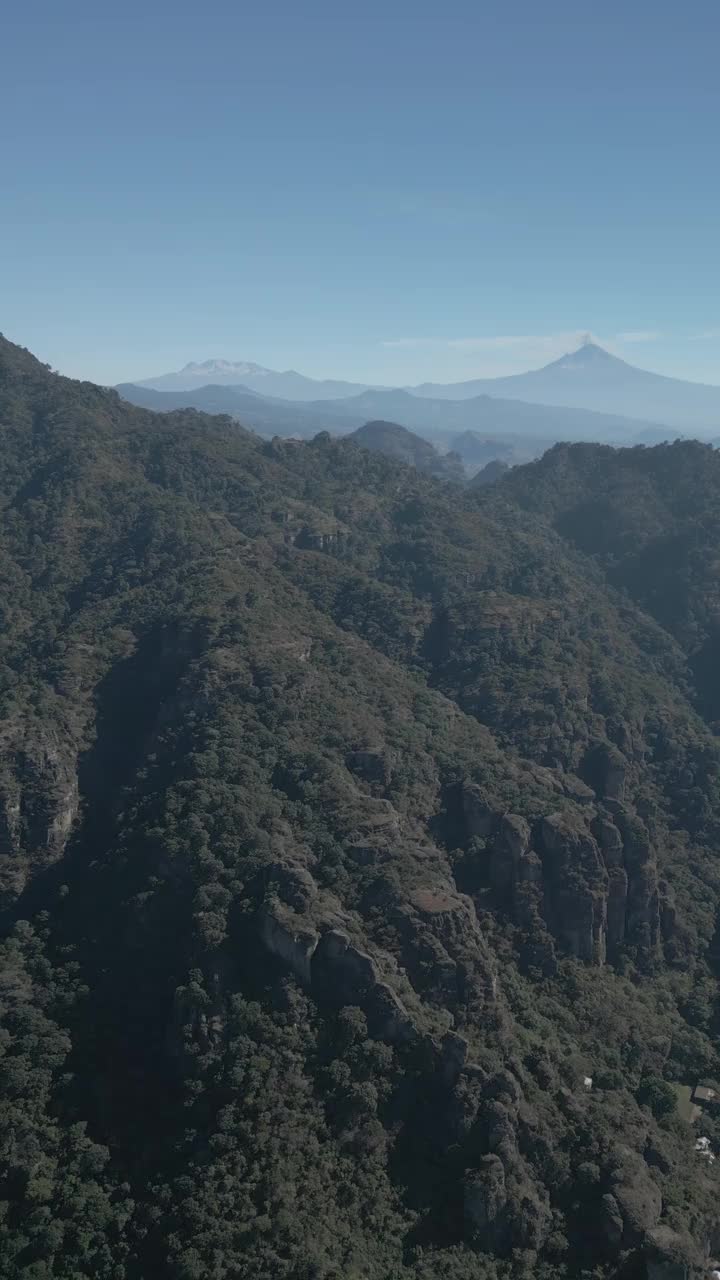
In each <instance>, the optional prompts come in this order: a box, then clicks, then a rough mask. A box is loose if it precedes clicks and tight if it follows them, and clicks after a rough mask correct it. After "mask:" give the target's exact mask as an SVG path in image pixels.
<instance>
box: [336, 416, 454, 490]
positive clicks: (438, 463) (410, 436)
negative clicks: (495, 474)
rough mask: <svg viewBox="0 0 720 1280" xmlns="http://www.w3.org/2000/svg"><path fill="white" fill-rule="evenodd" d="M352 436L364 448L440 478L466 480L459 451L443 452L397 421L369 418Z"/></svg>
mask: <svg viewBox="0 0 720 1280" xmlns="http://www.w3.org/2000/svg"><path fill="white" fill-rule="evenodd" d="M350 439H351V440H354V441H355V443H356V444H358V445H361V446H362V448H363V449H371V450H372V451H373V452H374V453H382V454H384V455H385V457H387V458H395V459H396V460H397V461H399V462H405V463H407V464H408V465H409V466H411V467H416V468H417V470H418V471H423V472H425V474H426V475H431V476H435V477H436V479H438V480H452V481H454V482H455V483H458V484H462V483H463V482H464V480H465V471H464V468H463V464H462V461H461V459H460V458H459V457H458V455H457V454H456V453H446V454H442V453H439V452H438V450H437V449H436V448H435V446H434V445H432V444H430V442H429V441H428V440H423V439H422V437H421V436H417V435H415V433H414V432H412V431H408V430H407V428H406V427H401V426H400V425H399V423H397V422H366V423H365V425H364V426H363V427H359V428H358V430H357V431H353V433H352V435H351V436H350Z"/></svg>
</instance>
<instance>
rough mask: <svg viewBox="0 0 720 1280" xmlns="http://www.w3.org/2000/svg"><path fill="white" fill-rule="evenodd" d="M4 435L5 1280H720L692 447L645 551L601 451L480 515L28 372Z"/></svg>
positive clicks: (641, 457) (661, 460)
mask: <svg viewBox="0 0 720 1280" xmlns="http://www.w3.org/2000/svg"><path fill="white" fill-rule="evenodd" d="M0 430H1V431H2V445H3V468H2V472H1V473H0V508H1V515H0V521H1V523H0V573H1V574H2V594H1V596H0V604H1V606H2V610H3V628H2V648H3V652H2V669H1V678H2V720H1V732H2V744H3V751H2V757H1V759H0V839H1V841H2V844H1V851H2V861H1V863H0V870H1V872H2V882H1V885H0V888H1V890H2V925H3V942H2V948H3V957H2V963H1V964H0V985H1V990H0V1182H1V1184H2V1190H1V1191H0V1201H1V1202H2V1205H1V1207H2V1213H1V1214H0V1277H7V1278H8V1280H10V1278H12V1280H14V1278H15V1277H18V1276H21V1275H22V1276H28V1277H32V1278H33V1280H44V1278H45V1277H62V1278H63V1280H76V1278H77V1277H93V1278H97V1280H105V1278H106V1277H115V1278H118V1280H120V1278H122V1280H125V1278H127V1280H147V1278H149V1277H153V1278H155V1277H158V1278H160V1280H162V1278H163V1277H167V1278H168V1280H170V1278H172V1280H174V1278H175V1277H180V1278H181V1280H205V1278H208V1280H210V1278H212V1280H224V1278H227V1280H231V1278H232V1280H236V1278H240V1277H242V1278H243V1280H244V1278H247V1280H282V1278H285V1280H348V1278H349V1280H441V1278H442V1280H498V1278H503V1280H505V1278H507V1280H509V1278H510V1277H511V1276H512V1277H513V1280H515V1278H516V1277H520V1278H521V1280H530V1277H533V1278H539V1280H555V1278H556V1277H560V1278H562V1277H565V1278H566V1280H571V1278H572V1280H574V1277H576V1276H578V1275H580V1274H581V1272H582V1271H586V1272H588V1273H589V1274H590V1275H592V1276H594V1277H596V1278H597V1280H604V1278H607V1280H609V1278H610V1277H615V1276H618V1277H620V1276H622V1277H627V1278H628V1280H631V1278H632V1277H644V1276H645V1275H646V1274H647V1275H650V1276H651V1277H652V1278H653V1280H675V1277H676V1276H682V1275H689V1274H690V1273H693V1274H697V1275H701V1274H702V1273H703V1271H706V1270H707V1268H708V1265H709V1260H710V1259H711V1258H712V1257H714V1256H716V1255H717V1253H718V1251H720V1213H719V1211H718V1190H719V1183H718V1174H717V1172H716V1171H717V1167H718V1166H717V1163H716V1162H715V1163H713V1162H711V1161H709V1160H708V1159H707V1158H706V1157H705V1156H702V1155H700V1154H699V1153H698V1152H696V1150H695V1144H696V1138H697V1136H698V1134H702V1135H705V1136H707V1137H708V1138H709V1139H710V1143H711V1145H712V1146H714V1147H715V1149H717V1148H718V1147H720V1121H719V1120H718V1118H717V1113H715V1114H713V1112H712V1111H711V1110H708V1111H707V1112H706V1113H705V1114H704V1115H703V1116H701V1117H700V1119H699V1120H698V1121H697V1122H696V1124H695V1125H694V1126H691V1125H690V1123H689V1122H688V1119H687V1109H686V1108H685V1107H684V1106H682V1105H678V1103H679V1101H680V1099H681V1097H682V1090H681V1088H680V1087H681V1086H694V1085H695V1084H696V1083H697V1082H698V1081H699V1080H703V1081H705V1082H709V1083H711V1084H712V1083H713V1082H716V1083H720V1081H719V1080H718V1077H719V1076H720V1058H719V1056H718V1035H719V1033H720V1009H719V1007H718V988H717V973H718V970H717V966H718V962H719V960H720V955H719V947H718V920H719V919H720V915H719V912H720V791H719V787H718V779H719V778H720V750H719V748H718V742H717V739H716V737H715V736H714V734H713V731H712V723H711V722H712V721H713V720H714V718H715V712H714V710H713V707H712V705H711V698H710V694H709V693H708V689H709V688H710V686H709V685H707V686H706V685H705V684H702V682H701V680H700V677H699V675H698V666H697V661H696V657H697V653H698V649H699V642H698V639H697V636H699V632H698V633H697V635H696V633H695V632H693V631H692V627H693V626H695V625H700V624H698V623H697V619H698V617H699V616H700V611H701V609H703V610H705V612H704V613H703V614H702V618H703V621H702V626H703V627H705V628H706V633H705V632H703V635H704V636H705V638H706V639H707V642H708V643H710V639H711V635H712V632H711V628H710V622H709V620H710V618H711V617H712V574H711V573H710V571H709V569H708V572H707V573H706V574H705V575H704V576H703V575H701V574H700V572H699V570H698V569H697V568H696V567H695V565H696V561H695V559H693V557H692V556H689V557H688V554H686V552H687V547H688V546H692V547H694V546H695V545H696V543H697V540H698V539H699V536H700V535H699V530H701V531H702V537H703V539H704V541H703V543H702V546H703V555H704V556H708V557H712V556H714V557H715V558H716V559H717V557H718V555H720V540H718V538H717V537H716V535H715V530H714V525H713V521H712V510H713V502H714V498H713V494H715V493H717V492H718V490H720V477H718V479H717V482H716V479H715V472H714V471H713V470H712V467H711V466H710V464H709V463H707V460H706V459H705V455H704V454H703V461H702V463H701V464H700V465H698V466H695V465H691V462H690V461H688V462H687V464H686V461H685V460H686V458H690V457H691V455H690V454H686V453H685V452H683V451H684V450H686V449H687V448H690V449H693V448H695V447H694V446H673V447H672V448H661V449H647V450H642V451H631V452H630V451H628V452H630V456H631V458H632V459H633V462H632V465H633V467H634V472H633V475H634V477H635V478H634V480H628V481H627V486H626V489H625V490H624V497H623V500H622V511H623V516H624V518H625V519H626V520H627V522H628V529H629V532H628V537H627V543H626V544H623V545H621V544H622V531H621V529H620V528H619V527H618V521H617V520H615V519H614V517H612V511H610V517H612V518H606V517H605V516H603V515H602V512H598V517H597V521H596V529H595V532H593V533H592V536H590V533H589V532H588V521H587V520H586V518H585V517H584V516H582V517H581V516H578V517H577V521H576V523H573V521H574V520H575V514H574V513H577V512H578V511H579V510H580V505H581V503H588V502H591V501H598V500H599V498H600V495H601V492H602V489H601V480H600V477H601V476H607V479H606V480H605V481H602V483H604V484H605V486H606V499H605V500H606V502H607V503H610V504H612V501H613V500H614V499H613V495H614V494H615V492H616V483H617V479H616V477H613V474H612V469H613V468H616V467H619V466H622V465H624V463H622V462H618V461H617V459H618V458H620V459H622V458H624V457H625V454H615V453H613V452H612V451H610V450H607V451H604V450H601V449H599V448H598V449H596V448H594V447H591V446H587V447H585V446H583V447H581V453H579V454H577V453H576V454H575V455H573V454H572V451H567V450H565V451H564V452H563V450H561V449H558V450H555V451H553V453H551V454H550V455H549V457H548V458H546V459H544V460H543V461H542V462H541V463H539V464H534V465H533V466H530V467H527V468H522V469H519V470H516V471H513V472H512V473H510V474H509V475H508V476H507V477H505V478H503V479H502V480H501V481H500V482H499V484H498V485H497V486H494V487H493V488H492V489H491V490H490V491H480V492H473V491H470V490H466V489H460V488H457V487H455V486H453V485H451V484H447V483H445V482H443V481H442V480H438V479H434V478H432V477H430V476H425V475H422V474H420V473H418V471H416V470H412V469H411V468H409V467H407V466H405V465H403V464H402V463H401V462H396V461H394V460H392V459H390V458H386V457H384V456H382V455H380V454H378V453H371V452H368V451H366V450H364V449H361V448H358V447H357V445H356V444H354V443H352V442H350V441H347V440H340V441H334V440H332V439H331V438H330V437H329V436H328V435H325V434H321V435H319V436H317V437H316V438H315V439H314V440H312V441H311V442H307V443H296V442H289V441H280V440H274V441H272V442H267V441H264V440H261V439H259V438H258V437H257V436H255V435H253V434H252V433H250V432H247V431H244V430H242V428H239V427H238V426H237V424H236V423H234V422H232V421H231V420H230V419H222V418H208V417H205V416H203V415H202V414H199V413H196V412H194V411H189V410H188V411H182V412H176V413H167V414H162V415H161V414H154V413H151V412H149V411H147V410H144V409H140V408H134V407H132V406H131V405H129V404H127V403H125V402H123V401H122V400H121V399H120V398H119V397H118V396H117V395H116V394H115V393H114V392H111V391H104V390H101V389H100V388H97V387H94V386H93V385H91V384H88V383H77V382H71V381H68V380H66V379H62V378H59V377H57V376H56V375H53V374H51V373H50V372H49V371H48V370H47V369H45V368H44V367H43V366H42V365H40V364H39V363H38V362H37V361H35V360H34V358H33V357H32V356H31V355H29V353H27V352H25V351H22V350H20V349H19V348H17V347H14V346H12V345H11V344H9V343H7V342H4V341H3V340H0ZM573 457H574V458H576V459H580V460H583V461H582V465H580V463H578V465H577V466H576V465H575V462H574V461H572V459H573ZM692 457H695V455H694V454H692ZM553 459H554V461H553ZM666 459H667V460H668V461H667V463H666V461H665V460H666ZM673 459H674V461H673ZM706 464H707V465H706ZM713 466H714V463H713ZM553 467H555V470H553ZM664 469H665V470H666V471H667V474H668V476H669V475H671V474H674V485H675V489H674V491H673V492H674V497H673V503H674V505H667V506H665V505H664V500H663V493H664V492H665V490H664V489H663V488H662V484H664V483H666V482H665V481H662V482H661V480H660V479H659V477H660V475H664V474H665V470H664ZM699 472H702V473H703V481H702V483H703V485H704V488H703V489H702V490H701V491H699V492H698V493H696V492H695V484H696V477H697V476H698V473H699ZM568 478H570V479H571V480H572V483H571V484H570V483H569V479H568ZM683 489H684V490H685V493H684V497H683V495H682V492H681V491H682V490H683ZM593 495H594V496H593ZM608 523H613V524H614V525H615V527H614V528H613V529H612V531H611V532H609V531H608V529H607V527H606V526H607V524H608ZM683 539H687V540H689V541H686V542H684V541H683ZM693 539H694V540H695V541H693ZM667 540H670V542H671V543H672V546H673V547H674V548H675V549H676V554H677V562H671V564H670V569H671V570H672V573H673V574H674V575H675V576H671V579H670V581H671V585H672V590H673V592H674V593H675V595H674V597H673V598H675V599H676V603H675V604H674V605H673V607H672V609H670V608H669V606H668V608H661V607H660V606H659V605H658V604H657V601H656V599H655V597H654V596H653V595H652V593H651V591H650V584H651V581H652V579H651V576H650V575H649V574H648V573H647V572H645V571H643V572H642V573H640V572H639V570H636V567H635V563H634V561H633V556H635V557H637V556H639V555H641V554H642V553H643V548H644V549H645V551H646V553H647V555H648V556H650V549H651V548H653V547H654V548H655V553H656V554H657V556H658V557H661V556H662V555H663V554H664V549H665V546H666V542H667ZM623 546H624V550H623ZM683 548H685V550H683ZM683 556H684V557H685V558H684V559H683ZM683 566H684V567H683ZM662 572H663V571H662V570H661V569H658V570H657V581H658V582H660V581H661V574H662ZM634 573H637V574H638V581H641V582H642V584H643V589H642V590H641V589H640V588H637V589H636V588H635V587H633V582H634V579H633V574H634ZM683 574H684V575H685V577H683ZM683 583H684V585H685V586H686V588H687V591H686V594H685V595H682V592H681V585H682V584H683ZM664 603H665V604H667V602H664ZM694 637H695V638H694ZM702 643H705V640H702Z"/></svg>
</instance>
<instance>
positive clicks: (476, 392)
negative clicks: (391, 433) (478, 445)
mask: <svg viewBox="0 0 720 1280" xmlns="http://www.w3.org/2000/svg"><path fill="white" fill-rule="evenodd" d="M213 371H215V374H216V376H214V377H212V378H210V377H208V376H207V375H208V374H212V373H213ZM241 375H242V376H241ZM208 382H215V383H216V384H218V385H224V386H231V385H235V384H238V385H239V384H242V385H244V387H245V390H246V391H254V392H256V393H258V394H261V395H263V394H265V395H268V396H270V397H274V398H279V399H285V400H294V401H297V402H302V403H312V402H324V401H327V402H331V403H332V402H334V403H332V411H333V412H337V413H341V412H342V411H343V410H342V407H341V402H342V401H343V400H345V399H357V398H358V397H359V396H362V395H367V396H370V397H371V399H372V397H373V396H374V395H378V396H380V397H384V400H383V399H380V400H378V401H377V402H375V405H376V407H375V409H373V410H372V411H371V412H370V414H369V416H374V417H378V418H386V419H389V420H398V415H397V413H396V412H393V410H392V403H393V401H394V400H395V401H396V400H397V397H398V396H400V395H409V396H411V397H413V398H414V399H417V400H421V401H426V400H429V401H442V402H446V403H453V404H457V403H462V402H464V401H467V400H477V399H478V398H479V397H482V396H489V397H491V398H493V399H495V400H500V401H505V402H507V401H509V400H512V401H514V402H516V403H527V404H533V405H536V406H544V407H546V408H557V409H576V410H583V411H588V412H594V413H598V414H607V415H611V416H615V417H620V418H625V419H630V420H635V419H637V420H639V421H641V422H644V423H645V424H655V425H656V426H664V427H666V428H668V429H676V430H679V431H681V432H682V433H683V434H687V433H688V432H691V431H702V432H704V433H706V434H707V433H713V432H715V433H717V432H719V431H720V387H718V386H713V385H712V384H709V383H696V382H689V381H685V380H683V379H679V378H672V377H668V376H667V375H664V374H657V373H651V372H649V371H646V370H643V369H639V368H637V367H636V366H635V365H632V364H630V363H628V362H627V361H625V360H622V359H620V357H618V356H615V355H613V354H612V353H611V352H609V351H606V350H605V349H604V348H603V347H600V346H598V345H597V344H595V343H592V342H586V343H584V344H583V345H582V346H581V347H579V348H578V349H577V350H576V351H573V352H568V353H567V354H566V355H564V356H561V357H560V358H559V359H557V360H553V361H551V362H550V363H549V364H547V365H544V366H542V367H541V368H539V369H535V370H530V371H528V372H527V373H519V374H511V375H508V376H503V377H495V378H475V379H468V380H465V381H463V382H455V383H435V382H425V383H420V384H418V385H416V386H407V387H395V388H393V387H377V386H372V385H369V384H365V383H353V382H346V381H342V380H340V381H336V380H332V379H328V380H325V381H315V380H313V379H311V378H307V377H305V376H304V375H302V374H299V373H296V372H295V371H294V370H287V371H285V372H284V373H276V372H274V371H273V370H269V369H265V368H263V367H262V366H260V365H255V364H252V363H249V362H236V363H233V362H228V361H218V360H208V361H205V362H202V363H191V364H188V365H186V366H185V368H184V369H183V370H180V371H179V372H178V373H176V374H163V375H161V376H160V377H158V378H150V379H141V380H140V381H139V382H137V383H134V384H124V385H135V386H139V387H141V388H144V389H152V390H157V391H162V390H165V391H170V390H174V391H180V390H184V391H192V390H198V389H201V388H202V386H203V385H207V383H208ZM413 413H414V415H415V416H413ZM407 414H408V417H407V421H406V423H405V425H407V426H409V427H411V428H412V427H416V426H418V425H421V421H420V418H421V411H419V410H415V411H413V410H412V409H408V410H407ZM466 425H468V424H466Z"/></svg>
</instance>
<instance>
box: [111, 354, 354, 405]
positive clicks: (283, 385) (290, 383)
mask: <svg viewBox="0 0 720 1280" xmlns="http://www.w3.org/2000/svg"><path fill="white" fill-rule="evenodd" d="M134 385H135V386H138V387H147V388H149V389H151V390H154V391H194V390H196V389H197V388H198V387H206V386H210V385H211V386H215V387H236V386H240V385H242V386H243V387H245V389H246V390H248V391H257V392H259V394H260V395H267V396H279V397H280V398H281V399H283V400H298V401H302V400H335V399H338V398H340V397H342V396H353V395H358V394H359V393H360V392H361V391H367V390H369V384H368V383H366V382H345V381H342V380H340V381H337V380H335V379H332V378H328V379H315V378H306V377H305V376H304V374H302V373H296V372H295V370H294V369H286V370H285V371H284V372H283V373H279V372H277V371H276V370H274V369H265V368H264V367H263V366H262V365H260V364H254V363H253V362H252V361H248V360H236V361H233V360H203V361H201V362H199V363H197V362H194V361H191V363H190V364H186V365H184V366H183V368H182V369H178V371H177V372H176V373H163V374H160V375H159V377H155V378H143V379H140V380H139V381H138V382H136V383H135V384H134Z"/></svg>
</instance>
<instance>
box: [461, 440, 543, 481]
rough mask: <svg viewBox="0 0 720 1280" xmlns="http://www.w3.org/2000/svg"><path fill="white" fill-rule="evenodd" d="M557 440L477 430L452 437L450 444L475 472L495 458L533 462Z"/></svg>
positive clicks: (506, 461) (510, 463)
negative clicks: (492, 433) (482, 432)
mask: <svg viewBox="0 0 720 1280" xmlns="http://www.w3.org/2000/svg"><path fill="white" fill-rule="evenodd" d="M553 443H554V442H553V441H551V440H541V439H538V438H537V437H535V436H518V435H500V436H488V435H479V434H478V432H477V431H462V432H461V433H460V435H457V436H453V438H452V440H451V441H450V447H451V449H453V450H454V452H455V453H457V454H459V456H460V457H461V458H462V461H463V465H464V466H465V468H466V470H467V471H469V472H470V474H471V475H472V474H473V473H474V472H475V471H478V470H479V469H480V468H481V467H484V466H486V465H487V464H489V463H491V462H495V461H502V463H503V464H504V465H507V466H517V465H518V464H519V463H524V462H532V461H533V460H534V459H535V458H538V457H540V455H541V454H543V453H544V452H545V450H546V449H549V448H551V446H552V444H553Z"/></svg>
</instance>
